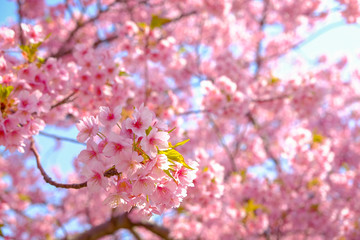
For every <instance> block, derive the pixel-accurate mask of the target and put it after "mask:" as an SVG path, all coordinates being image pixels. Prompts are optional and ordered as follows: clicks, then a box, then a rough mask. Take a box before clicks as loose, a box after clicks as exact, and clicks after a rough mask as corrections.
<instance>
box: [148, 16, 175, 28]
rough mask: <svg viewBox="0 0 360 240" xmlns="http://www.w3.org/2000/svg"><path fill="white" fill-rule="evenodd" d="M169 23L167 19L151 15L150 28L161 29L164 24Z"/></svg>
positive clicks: (169, 20)
mask: <svg viewBox="0 0 360 240" xmlns="http://www.w3.org/2000/svg"><path fill="white" fill-rule="evenodd" d="M169 22H171V19H169V18H161V17H159V16H158V15H153V16H152V18H151V23H150V28H151V29H154V28H161V27H162V26H163V25H164V24H166V23H169Z"/></svg>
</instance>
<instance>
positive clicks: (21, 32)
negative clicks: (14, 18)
mask: <svg viewBox="0 0 360 240" xmlns="http://www.w3.org/2000/svg"><path fill="white" fill-rule="evenodd" d="M16 2H17V6H18V15H19V20H18V26H19V33H20V36H19V37H20V44H21V45H24V44H25V39H24V32H23V30H22V28H21V24H22V18H23V16H22V12H21V0H17V1H16Z"/></svg>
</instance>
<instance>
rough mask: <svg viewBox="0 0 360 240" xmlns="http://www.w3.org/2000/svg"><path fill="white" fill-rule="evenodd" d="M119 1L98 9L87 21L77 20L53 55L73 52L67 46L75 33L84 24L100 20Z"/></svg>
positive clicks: (60, 55) (56, 56)
mask: <svg viewBox="0 0 360 240" xmlns="http://www.w3.org/2000/svg"><path fill="white" fill-rule="evenodd" d="M118 2H119V1H118V0H115V1H114V2H112V3H110V4H109V5H108V6H107V8H105V9H99V10H98V13H97V14H96V16H94V17H92V18H90V19H88V20H87V21H85V22H77V23H76V26H75V28H74V29H73V30H72V31H71V32H70V34H69V36H68V37H67V38H66V39H65V40H64V42H63V44H62V45H61V46H60V48H59V50H58V51H57V52H56V53H55V54H52V55H51V57H54V58H59V57H62V56H64V55H66V54H69V53H71V52H72V49H71V50H67V49H66V46H67V44H69V43H70V42H71V41H72V39H73V38H74V36H75V34H76V33H77V32H78V31H79V30H80V29H82V28H83V27H84V26H86V25H88V24H90V23H92V22H94V21H96V20H98V19H99V17H100V16H101V15H102V14H103V13H105V12H107V11H109V10H110V8H111V7H112V6H113V5H115V4H116V3H118ZM69 51H70V52H69Z"/></svg>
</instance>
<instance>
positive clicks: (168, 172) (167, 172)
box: [163, 169, 177, 184]
mask: <svg viewBox="0 0 360 240" xmlns="http://www.w3.org/2000/svg"><path fill="white" fill-rule="evenodd" d="M163 171H164V173H166V175H168V176H169V177H171V178H172V180H174V182H175V183H176V184H177V181H176V180H175V178H174V177H173V175H171V173H170V171H169V169H167V170H163Z"/></svg>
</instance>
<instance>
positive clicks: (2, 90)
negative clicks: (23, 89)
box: [0, 84, 14, 102]
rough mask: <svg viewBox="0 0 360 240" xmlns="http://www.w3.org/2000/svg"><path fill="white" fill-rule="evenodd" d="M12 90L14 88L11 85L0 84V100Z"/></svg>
mask: <svg viewBox="0 0 360 240" xmlns="http://www.w3.org/2000/svg"><path fill="white" fill-rule="evenodd" d="M12 90H14V87H13V86H3V85H1V84H0V99H1V101H2V102H4V101H5V100H6V99H7V98H8V97H9V95H10V93H11V92H12Z"/></svg>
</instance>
